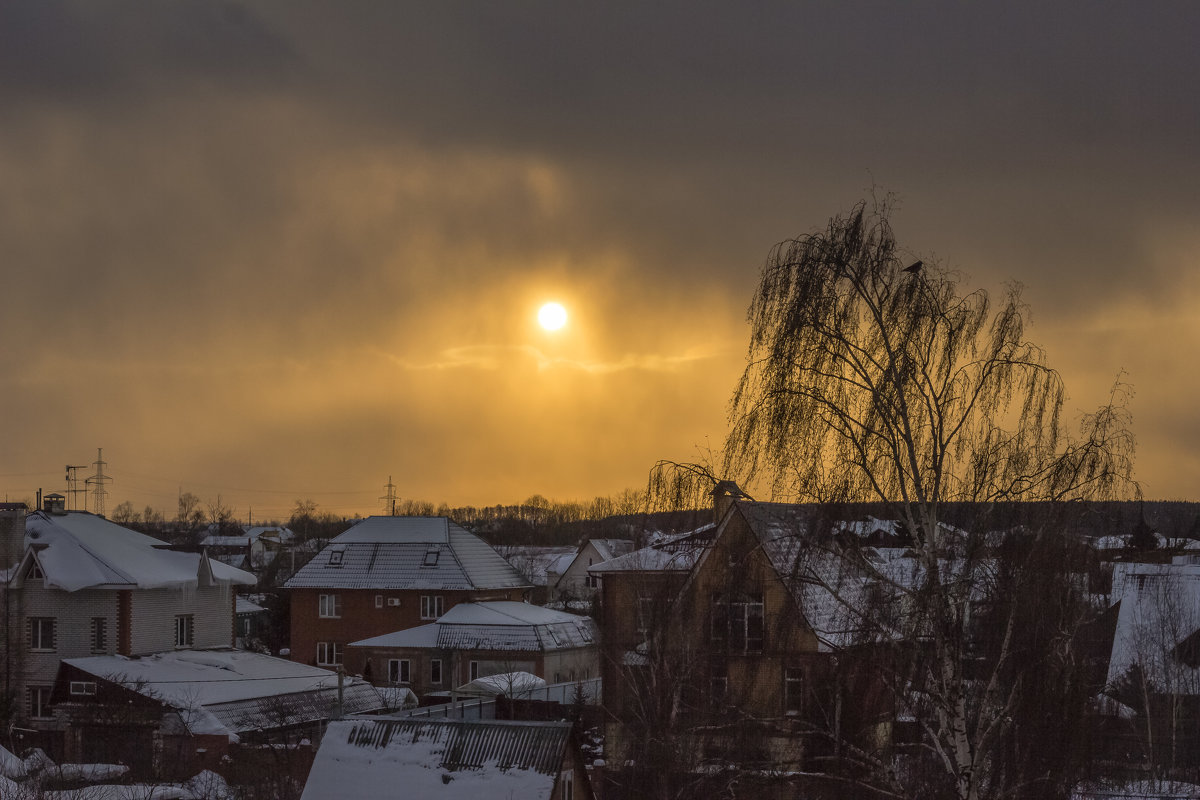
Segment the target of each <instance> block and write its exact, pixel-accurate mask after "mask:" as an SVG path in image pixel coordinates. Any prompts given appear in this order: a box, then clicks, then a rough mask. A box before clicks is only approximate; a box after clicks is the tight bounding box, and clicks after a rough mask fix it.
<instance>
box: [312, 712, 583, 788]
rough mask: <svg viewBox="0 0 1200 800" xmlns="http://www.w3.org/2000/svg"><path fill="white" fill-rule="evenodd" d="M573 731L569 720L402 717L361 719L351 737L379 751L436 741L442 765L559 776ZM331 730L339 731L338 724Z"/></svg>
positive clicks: (353, 741) (355, 742) (358, 744)
mask: <svg viewBox="0 0 1200 800" xmlns="http://www.w3.org/2000/svg"><path fill="white" fill-rule="evenodd" d="M339 733H340V731H339ZM570 734H571V723H569V722H508V721H499V720H487V721H484V720H456V719H411V718H401V719H387V720H363V721H359V722H356V723H355V724H354V725H353V727H351V729H350V731H349V735H348V736H347V738H346V741H347V743H348V744H350V745H353V746H356V747H363V748H375V749H377V750H385V749H388V748H395V747H403V746H405V745H406V744H411V743H415V742H418V741H427V742H429V741H432V742H437V743H440V744H443V745H444V748H443V749H442V753H441V760H440V762H439V764H438V766H440V767H441V768H443V769H448V770H458V769H480V768H482V767H483V766H484V765H485V764H495V765H497V766H498V767H499V768H500V769H524V770H533V771H535V772H540V773H541V774H543V775H557V774H558V770H559V768H560V767H561V765H562V762H563V755H564V753H565V751H566V746H567V741H568V738H569V737H570ZM326 735H335V733H334V729H333V728H331V729H330V731H329V732H328V733H327V734H326Z"/></svg>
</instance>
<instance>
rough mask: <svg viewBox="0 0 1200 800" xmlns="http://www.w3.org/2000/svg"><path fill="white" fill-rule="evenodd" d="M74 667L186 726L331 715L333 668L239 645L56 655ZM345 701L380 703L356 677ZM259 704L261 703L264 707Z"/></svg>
mask: <svg viewBox="0 0 1200 800" xmlns="http://www.w3.org/2000/svg"><path fill="white" fill-rule="evenodd" d="M63 663H64V664H68V665H70V666H72V667H74V668H75V669H78V670H81V671H83V672H86V673H88V674H90V675H95V676H96V677H98V678H103V679H104V680H107V681H111V682H113V683H117V684H120V685H121V686H124V687H125V688H127V689H131V690H133V691H136V692H138V693H140V694H144V695H146V696H148V697H153V698H154V699H156V700H159V701H161V702H163V703H165V704H167V705H169V706H171V707H173V708H176V709H180V710H181V711H183V712H185V713H183V714H181V716H182V717H183V720H184V724H185V725H186V726H187V728H188V730H189V731H191V732H192V733H236V732H238V731H245V730H253V729H256V728H259V727H277V726H278V722H274V721H268V722H267V724H266V725H264V717H274V718H278V717H279V716H280V714H281V712H286V714H287V716H288V717H289V719H288V724H294V723H297V722H302V721H311V720H313V719H321V718H326V717H328V716H329V715H330V712H331V710H332V707H333V704H334V703H336V702H337V684H338V675H337V673H336V672H332V671H330V670H327V669H321V668H320V667H313V666H309V665H307V664H301V663H298V662H295V661H288V660H287V659H282V658H275V657H273V656H268V655H263V654H261V653H251V652H247V651H244V650H178V651H174V652H169V653H157V654H155V655H150V656H142V657H138V658H128V657H126V656H115V655H114V656H91V657H88V658H69V659H64V660H63ZM343 695H344V708H345V710H346V711H347V712H350V711H365V710H373V709H377V708H380V707H382V705H383V703H382V701H380V699H379V695H378V693H377V692H376V691H375V689H374V687H372V686H370V685H369V684H365V683H363V682H362V681H360V680H351V681H348V685H345V684H344V685H343ZM264 704H266V706H264Z"/></svg>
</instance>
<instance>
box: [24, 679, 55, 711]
mask: <svg viewBox="0 0 1200 800" xmlns="http://www.w3.org/2000/svg"><path fill="white" fill-rule="evenodd" d="M28 691H29V716H30V717H32V718H33V719H46V718H47V717H50V716H53V715H52V714H51V713H50V687H49V686H30V687H29V690H28Z"/></svg>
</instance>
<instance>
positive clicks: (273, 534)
mask: <svg viewBox="0 0 1200 800" xmlns="http://www.w3.org/2000/svg"><path fill="white" fill-rule="evenodd" d="M246 536H248V537H250V538H251V539H260V538H261V539H274V540H275V541H278V542H290V541H291V540H292V539H294V538H295V536H296V534H294V533H292V531H291V530H290V529H288V528H285V527H283V526H281V525H254V526H252V527H249V528H246Z"/></svg>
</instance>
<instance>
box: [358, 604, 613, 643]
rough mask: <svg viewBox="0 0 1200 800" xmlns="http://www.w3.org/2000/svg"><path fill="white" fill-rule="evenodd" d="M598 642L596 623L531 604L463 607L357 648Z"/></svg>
mask: <svg viewBox="0 0 1200 800" xmlns="http://www.w3.org/2000/svg"><path fill="white" fill-rule="evenodd" d="M597 641H599V633H598V631H597V628H596V622H595V620H593V619H591V618H590V617H583V616H579V615H577V614H567V613H565V612H562V611H555V610H553V609H549V608H543V607H541V606H534V605H529V604H528V603H516V602H508V601H496V602H484V603H459V604H458V605H456V606H455V607H454V608H452V609H451V610H450V611H448V612H446V613H445V614H444V615H442V617H441V618H440V619H438V621H437V622H435V623H431V624H429V625H422V626H420V627H419V628H409V629H408V630H403V631H396V632H395V633H388V634H384V635H383V636H375V637H372V638H370V639H364V640H362V641H359V642H352V643H351V644H352V645H353V646H355V647H429V648H440V649H446V650H523V651H535V652H544V651H550V650H566V649H570V648H574V647H588V646H590V645H593V644H595V643H596V642H597Z"/></svg>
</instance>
